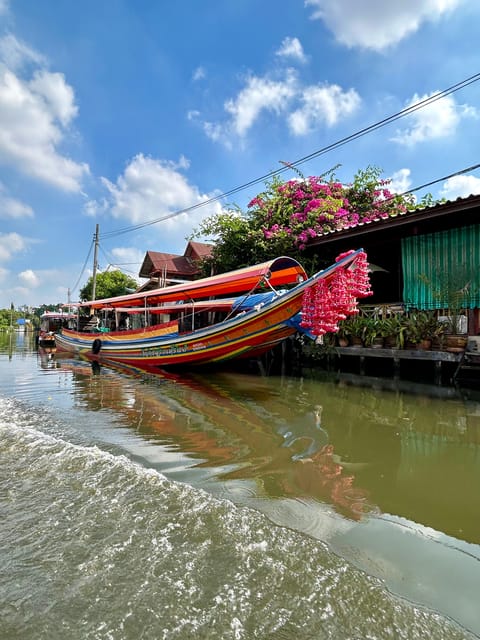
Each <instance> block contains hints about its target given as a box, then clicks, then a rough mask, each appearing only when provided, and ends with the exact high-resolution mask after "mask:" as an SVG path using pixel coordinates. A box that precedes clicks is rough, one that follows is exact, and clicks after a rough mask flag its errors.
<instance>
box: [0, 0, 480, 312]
mask: <svg viewBox="0 0 480 640" xmlns="http://www.w3.org/2000/svg"><path fill="white" fill-rule="evenodd" d="M479 27H480V3H479V2H478V1H477V0H402V2H385V1H382V0H262V1H261V2H259V1H258V0H205V1H204V2H200V1H198V0H184V1H183V2H166V1H162V0H104V1H103V2H98V0H82V2H78V1H76V0H63V1H61V2H54V1H53V0H44V1H43V2H38V0H0V308H5V307H9V306H10V303H11V302H13V303H14V305H15V306H16V307H20V306H21V305H33V306H35V305H40V304H43V303H45V304H56V303H60V302H66V301H67V297H68V290H69V289H70V292H71V300H72V301H74V300H77V299H78V292H79V289H80V288H81V287H82V286H83V285H84V284H85V282H86V280H87V278H88V277H89V276H90V275H91V273H92V265H93V254H90V255H89V250H90V249H91V245H92V238H93V235H94V232H95V226H96V224H98V225H99V229H100V250H99V254H98V263H99V268H100V270H102V271H103V270H105V269H107V268H108V269H111V268H112V266H113V267H118V268H121V269H123V270H124V271H125V272H126V273H128V274H129V275H133V276H134V277H136V276H137V275H138V271H139V268H140V264H141V262H142V260H143V257H144V255H145V252H146V251H147V250H153V251H165V252H171V253H179V254H183V252H184V249H185V246H186V240H185V238H186V236H187V235H189V234H190V233H191V232H192V230H193V229H195V228H196V227H198V224H199V222H200V220H201V219H202V218H203V217H205V216H209V215H212V214H213V213H215V212H218V211H220V209H221V207H227V206H229V205H238V206H240V207H242V208H245V206H246V204H247V203H248V202H249V200H250V199H251V198H253V197H254V196H255V195H256V194H257V193H258V192H260V191H261V190H262V186H263V183H262V182H261V183H259V184H257V185H253V186H251V187H249V188H248V189H244V190H241V191H239V192H237V193H235V194H234V195H232V196H230V197H229V198H226V199H224V200H222V199H220V200H217V201H214V202H210V203H209V204H206V205H204V206H201V207H199V208H196V209H194V210H193V211H191V212H189V213H185V214H181V215H178V216H173V217H170V218H169V219H167V220H165V221H163V222H159V223H157V224H153V225H148V226H145V227H143V228H140V229H138V230H136V231H134V232H132V231H128V229H130V228H131V227H134V226H135V225H142V224H143V223H145V222H149V221H151V220H157V219H159V218H162V217H165V216H168V215H169V214H171V213H175V212H177V211H180V210H182V209H185V208H188V207H191V206H195V205H198V204H200V203H201V202H203V201H206V200H211V199H212V198H214V197H216V196H218V195H220V194H222V193H225V192H228V191H230V190H232V189H235V188H236V187H239V186H241V185H243V184H245V183H248V182H250V181H253V180H256V179H257V178H260V177H261V176H264V175H265V174H268V173H269V172H271V171H275V170H278V169H279V168H281V167H282V166H283V165H282V164H281V163H282V162H295V161H297V160H299V159H301V158H304V157H306V156H309V155H310V154H313V153H315V152H316V151H318V150H320V149H322V148H324V147H325V146H327V145H330V144H333V143H335V142H337V141H338V140H341V139H342V138H344V137H346V136H350V135H352V134H354V133H356V132H357V131H360V130H362V129H363V128H365V127H369V126H370V125H373V124H375V123H376V122H379V121H381V120H383V119H384V118H388V117H389V116H392V115H393V114H395V113H397V112H399V111H401V110H403V109H405V108H406V107H408V106H409V105H411V104H413V103H415V102H417V101H419V100H422V99H424V98H427V97H429V96H431V95H433V94H434V93H436V92H438V91H442V90H444V89H446V88H447V87H450V86H452V85H455V84H456V83H459V82H461V81H463V80H464V79H466V78H468V77H471V76H474V75H475V74H477V73H479V72H480V49H479V47H478V33H479ZM479 126H480V82H473V83H472V84H470V85H469V86H466V87H464V88H462V89H460V90H459V91H456V92H454V93H452V94H451V95H449V96H447V97H444V98H442V99H441V100H437V101H436V102H434V103H433V104H431V105H429V106H428V107H425V108H423V109H420V110H417V111H415V112H414V113H413V114H412V115H410V116H408V117H405V118H401V119H399V120H397V121H395V122H393V123H391V124H389V125H387V126H385V127H382V128H380V129H378V130H376V131H374V132H372V133H369V134H368V135H365V136H363V137H361V138H359V139H357V140H354V141H353V142H350V143H348V144H345V145H343V146H341V147H339V148H337V149H335V150H333V151H330V152H328V153H326V154H323V155H320V156H318V157H316V158H313V159H312V160H310V161H308V162H305V163H303V164H301V165H300V166H299V168H300V169H301V171H302V172H303V174H304V175H320V174H322V173H324V172H325V171H328V170H329V169H331V168H332V167H334V166H336V165H340V166H339V168H338V169H337V170H336V175H337V178H338V179H339V180H341V181H343V182H350V181H351V180H352V178H353V175H354V174H355V172H356V171H357V170H359V169H365V168H366V167H367V166H368V165H375V166H377V167H380V168H381V169H382V170H383V172H384V173H383V176H384V177H385V178H391V179H392V180H393V186H394V187H395V188H396V190H398V191H404V190H406V189H409V188H415V187H417V186H419V185H422V184H424V183H427V182H429V181H431V180H436V179H438V178H441V177H442V176H448V175H449V174H451V173H455V172H457V171H459V170H462V169H464V168H466V167H469V166H473V165H475V164H477V163H478V162H479V161H480V160H479V153H478V140H479V135H478V130H479ZM282 175H283V176H284V177H285V178H291V177H293V175H294V174H288V173H284V174H282ZM429 191H431V192H432V193H433V195H434V196H435V197H440V196H444V197H447V198H456V197H458V196H465V195H469V194H471V193H479V192H480V173H479V171H478V170H477V171H473V172H471V173H467V174H464V175H462V176H457V177H455V178H452V179H450V180H448V181H446V182H440V183H438V184H436V185H435V186H434V187H431V188H430V189H429ZM420 195H421V193H420ZM121 230H126V232H125V233H116V232H117V231H121ZM352 248H354V247H352Z"/></svg>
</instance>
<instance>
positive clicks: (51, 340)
mask: <svg viewBox="0 0 480 640" xmlns="http://www.w3.org/2000/svg"><path fill="white" fill-rule="evenodd" d="M75 322H76V314H75V313H69V312H63V311H45V313H43V314H42V315H41V316H40V329H39V332H38V338H37V344H38V346H39V347H45V348H49V349H53V348H54V347H55V335H56V334H57V333H58V332H59V331H60V330H61V329H62V328H63V327H66V326H68V325H69V323H75Z"/></svg>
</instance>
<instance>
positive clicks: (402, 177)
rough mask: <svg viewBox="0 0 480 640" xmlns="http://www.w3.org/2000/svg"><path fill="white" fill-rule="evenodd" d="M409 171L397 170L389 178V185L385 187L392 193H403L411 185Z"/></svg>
mask: <svg viewBox="0 0 480 640" xmlns="http://www.w3.org/2000/svg"><path fill="white" fill-rule="evenodd" d="M410 173H411V172H410V169H399V170H398V171H395V173H393V174H392V175H391V177H390V180H391V183H390V184H389V185H388V186H387V188H388V190H389V191H391V192H392V193H405V192H406V191H408V190H409V189H410V187H411V185H412V181H411V179H410Z"/></svg>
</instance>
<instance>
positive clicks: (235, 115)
mask: <svg viewBox="0 0 480 640" xmlns="http://www.w3.org/2000/svg"><path fill="white" fill-rule="evenodd" d="M284 42H285V41H284ZM360 102H361V100H360V96H359V95H358V93H357V92H356V91H355V90H354V89H349V90H347V91H344V90H343V89H342V88H341V87H339V86H338V85H328V84H324V85H310V86H302V84H301V82H300V80H299V78H298V75H297V73H296V71H295V70H293V69H287V70H285V75H284V77H283V79H275V78H272V77H269V76H268V75H267V76H263V77H262V76H254V75H250V76H248V78H247V79H246V81H245V85H244V86H243V88H242V89H241V90H240V91H239V92H238V94H237V96H236V97H234V98H231V99H230V100H228V101H227V102H226V103H225V105H224V106H225V111H226V113H227V115H228V118H227V119H226V120H225V121H224V122H207V121H203V122H202V123H201V124H202V126H203V129H204V132H205V134H206V135H207V136H208V137H209V138H210V139H211V140H213V141H215V142H221V143H222V144H224V145H225V146H226V147H228V148H233V146H234V144H233V143H234V140H236V141H238V140H242V139H243V138H245V137H246V136H247V134H248V132H249V131H250V130H251V129H252V127H253V126H254V125H255V124H256V123H257V122H258V120H259V119H260V117H261V116H262V115H263V114H267V113H268V114H273V115H274V116H275V117H277V118H282V119H283V120H285V121H286V122H287V124H288V126H289V128H290V130H291V131H292V132H293V133H294V134H295V135H298V136H300V135H306V134H308V133H310V132H311V131H313V130H315V129H318V128H319V127H320V126H321V125H322V124H323V125H326V126H332V125H334V124H336V123H337V122H338V121H339V120H340V119H341V118H345V117H347V116H348V115H350V114H352V113H353V112H354V111H356V110H357V109H358V107H359V105H360ZM189 115H190V119H191V120H198V121H200V114H199V113H198V112H195V113H193V112H190V114H189Z"/></svg>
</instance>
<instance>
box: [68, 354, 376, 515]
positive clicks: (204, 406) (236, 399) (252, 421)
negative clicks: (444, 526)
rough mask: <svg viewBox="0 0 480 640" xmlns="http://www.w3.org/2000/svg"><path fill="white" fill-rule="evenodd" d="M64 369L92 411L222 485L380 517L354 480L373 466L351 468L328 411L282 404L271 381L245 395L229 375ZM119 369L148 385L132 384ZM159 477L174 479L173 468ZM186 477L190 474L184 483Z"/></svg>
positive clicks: (257, 381) (80, 365) (94, 365)
mask: <svg viewBox="0 0 480 640" xmlns="http://www.w3.org/2000/svg"><path fill="white" fill-rule="evenodd" d="M57 362H59V363H60V366H61V367H63V368H70V369H72V371H73V372H74V373H76V374H78V377H79V385H78V386H77V392H78V393H80V392H81V391H82V385H83V389H84V390H85V392H86V393H85V394H84V398H83V402H85V401H86V402H87V403H88V406H89V408H91V409H94V410H98V409H109V410H111V411H114V412H115V413H116V414H120V415H121V416H122V418H123V419H124V420H125V421H126V423H127V424H130V425H132V424H133V425H135V428H136V430H137V433H139V434H141V435H142V436H143V437H144V438H146V439H147V440H148V441H149V442H150V443H152V442H155V443H157V444H158V445H163V446H167V447H168V448H169V449H170V450H171V449H172V448H173V449H175V450H176V451H180V452H183V453H185V452H187V455H188V457H189V458H190V459H191V462H190V464H189V463H188V462H186V463H185V462H184V465H185V467H190V468H191V467H192V466H194V467H195V468H197V469H213V470H214V473H215V477H216V479H217V480H218V481H220V482H222V483H224V486H226V485H228V484H229V483H231V482H234V483H237V486H238V483H239V482H248V481H253V482H254V485H255V488H254V492H255V494H256V495H263V496H264V497H279V496H281V497H292V498H293V497H294V498H312V499H315V500H318V501H321V502H323V503H327V504H330V505H333V506H334V507H335V509H336V510H337V511H339V512H340V513H342V514H343V515H345V516H347V517H349V518H352V519H355V520H358V519H360V518H361V516H362V514H364V513H366V512H371V511H372V510H374V509H375V510H376V507H374V506H373V505H371V504H370V501H369V495H368V492H367V491H366V490H365V489H362V488H361V487H358V486H356V482H355V471H356V470H357V469H358V468H361V469H363V468H365V467H366V463H364V462H351V461H344V460H342V459H341V457H340V456H339V455H337V454H336V453H335V448H334V445H333V443H331V442H330V441H329V434H328V431H327V429H326V428H325V426H324V425H323V424H322V411H323V407H322V406H321V405H313V406H309V404H308V402H305V400H304V399H303V400H300V402H297V401H296V399H295V394H293V397H291V396H292V394H291V393H289V394H288V395H287V396H285V397H284V398H283V399H282V398H281V397H280V396H279V389H278V387H276V386H275V385H274V384H272V380H271V379H268V378H257V377H255V378H254V377H251V376H245V377H243V378H241V379H242V381H243V383H250V384H251V383H253V384H254V385H255V388H254V389H252V388H250V387H249V388H248V389H246V387H245V385H242V390H241V391H240V392H239V393H238V394H237V393H235V387H234V383H235V381H237V380H238V377H237V376H236V375H232V376H229V374H228V373H224V374H222V375H219V374H215V375H214V376H210V377H209V376H208V375H202V376H200V375H186V374H182V375H177V374H175V373H170V372H159V371H158V369H151V370H148V369H143V368H142V369H139V368H134V367H125V366H124V365H118V364H111V363H109V364H108V366H104V365H100V364H99V363H98V362H91V363H86V362H84V361H80V360H70V359H63V358H62V359H59V360H57ZM113 372H115V373H119V374H127V375H128V377H129V379H130V380H131V379H132V376H133V379H134V380H136V381H137V382H138V381H141V382H142V383H147V384H141V385H135V384H133V385H131V384H125V379H124V378H123V377H120V376H118V377H117V376H115V375H112V373H113ZM92 377H94V378H95V379H94V380H93V384H92ZM82 381H83V382H82ZM223 383H224V384H223ZM84 385H87V386H88V389H86V388H85V386H84ZM87 391H88V393H87ZM257 398H258V401H256V399H257ZM269 404H271V405H272V407H274V410H272V412H271V413H270V412H269V411H268V406H269ZM160 470H161V471H162V472H163V473H166V474H167V475H168V469H162V468H161V469H160ZM183 475H186V469H185V468H184V469H182V470H181V471H180V479H183ZM226 490H227V491H229V489H228V488H226Z"/></svg>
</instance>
